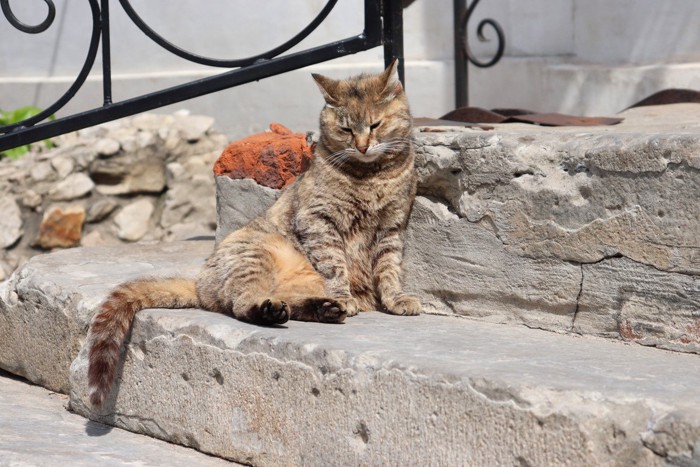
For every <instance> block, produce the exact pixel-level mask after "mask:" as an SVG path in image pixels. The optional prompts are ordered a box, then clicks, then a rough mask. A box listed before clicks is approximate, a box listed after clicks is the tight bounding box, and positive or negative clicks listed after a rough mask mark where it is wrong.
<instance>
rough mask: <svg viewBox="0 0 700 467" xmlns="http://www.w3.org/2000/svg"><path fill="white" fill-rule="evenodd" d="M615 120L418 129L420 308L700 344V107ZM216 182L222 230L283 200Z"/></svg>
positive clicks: (415, 278)
mask: <svg viewBox="0 0 700 467" xmlns="http://www.w3.org/2000/svg"><path fill="white" fill-rule="evenodd" d="M619 116H620V117H622V118H624V121H623V122H622V123H620V124H618V125H614V126H591V127H582V126H573V127H557V128H551V127H538V126H535V125H526V124H517V123H513V124H510V123H509V124H498V125H491V127H492V128H491V129H486V130H484V129H478V128H477V129H474V128H461V129H460V128H455V127H434V128H426V127H423V128H419V129H418V131H417V132H416V134H415V139H416V170H417V173H418V177H419V181H418V193H419V195H420V196H419V197H418V198H417V200H416V203H415V205H414V209H413V214H412V217H411V220H410V222H409V226H408V236H407V244H406V255H405V266H404V270H405V275H406V285H407V287H408V288H409V289H410V290H412V291H413V292H415V293H418V294H419V295H420V296H421V298H422V300H423V303H424V305H425V307H426V310H430V311H434V312H436V313H442V314H456V315H462V316H468V317H472V318H478V319H481V320H484V321H488V322H498V323H521V324H525V325H527V326H530V327H536V328H542V329H547V330H550V331H557V332H568V331H571V330H573V331H575V332H578V333H581V334H585V335H595V336H600V337H609V338H613V339H622V340H628V341H634V342H638V343H640V344H644V345H650V346H657V347H664V348H667V349H672V350H680V351H684V352H690V353H700V203H699V202H698V200H699V199H700V104H674V105H662V106H650V107H640V108H634V109H630V110H628V111H625V112H623V113H621V114H620V115H619ZM216 183H217V209H218V222H217V226H218V228H217V238H222V237H223V236H224V235H225V234H226V233H228V232H230V231H231V230H232V229H235V228H238V227H240V226H241V225H243V224H245V223H247V222H248V220H249V219H250V217H251V216H254V215H256V214H257V213H259V212H262V211H264V210H265V209H266V207H267V206H269V205H270V204H271V203H272V202H273V201H274V199H275V196H276V193H275V191H274V190H271V189H269V188H265V187H260V186H258V185H257V184H255V183H254V182H252V181H251V180H232V179H230V178H228V177H225V176H219V177H217V178H216ZM243 206H244V207H245V208H242V207H243Z"/></svg>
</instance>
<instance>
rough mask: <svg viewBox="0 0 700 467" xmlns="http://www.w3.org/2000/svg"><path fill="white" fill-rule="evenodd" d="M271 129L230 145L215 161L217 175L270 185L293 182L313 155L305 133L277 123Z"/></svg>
mask: <svg viewBox="0 0 700 467" xmlns="http://www.w3.org/2000/svg"><path fill="white" fill-rule="evenodd" d="M270 130H271V131H270V132H266V133H257V134H254V135H251V136H248V137H247V138H243V139H242V140H239V141H234V142H233V143H231V144H229V145H228V146H227V147H226V149H225V150H224V152H223V153H222V154H221V157H219V159H218V160H217V161H216V164H214V175H215V176H220V175H228V176H229V177H231V178H235V179H239V178H251V179H253V180H255V181H256V182H258V183H259V184H261V185H264V186H267V187H270V188H284V187H286V186H288V185H289V184H290V183H292V182H293V181H294V179H295V178H296V177H297V175H299V174H300V173H302V172H303V171H304V170H306V168H308V165H309V163H310V162H311V159H312V157H313V155H312V153H311V149H310V147H309V145H308V143H307V141H306V135H304V134H302V133H292V131H291V130H289V129H288V128H286V127H284V126H282V125H280V124H278V123H273V124H272V125H270Z"/></svg>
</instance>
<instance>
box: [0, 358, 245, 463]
mask: <svg viewBox="0 0 700 467" xmlns="http://www.w3.org/2000/svg"><path fill="white" fill-rule="evenodd" d="M67 402H68V397H66V396H65V395H63V394H57V393H55V392H51V391H49V390H47V389H44V388H41V387H39V386H33V385H31V384H28V383H27V382H26V381H22V380H19V379H17V378H14V377H12V376H11V375H8V374H7V373H4V372H2V371H0V465H3V466H13V467H23V466H27V467H30V466H36V465H47V466H59V465H66V466H68V465H70V466H71V467H94V466H97V465H99V466H101V467H118V466H127V465H168V466H172V467H191V466H193V465H196V466H201V467H209V466H211V467H215V466H219V467H223V466H232V464H231V463H229V462H226V461H224V460H222V459H218V458H216V457H212V456H207V455H205V454H202V453H200V452H197V451H194V450H192V449H187V448H183V447H181V446H174V445H172V444H168V443H165V442H163V441H160V440H156V439H153V438H150V437H147V436H139V435H136V434H134V433H129V432H127V431H124V430H121V429H119V428H116V429H115V428H113V427H111V426H107V425H102V424H100V423H96V422H93V421H88V420H85V419H84V418H83V417H81V416H79V415H76V414H72V413H69V412H68V411H67V410H66V407H65V406H66V405H67Z"/></svg>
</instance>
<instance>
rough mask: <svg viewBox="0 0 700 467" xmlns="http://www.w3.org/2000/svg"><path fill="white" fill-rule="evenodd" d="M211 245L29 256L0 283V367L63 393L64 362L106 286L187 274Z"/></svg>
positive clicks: (74, 349) (82, 334)
mask: <svg viewBox="0 0 700 467" xmlns="http://www.w3.org/2000/svg"><path fill="white" fill-rule="evenodd" d="M212 246H213V244H212V242H197V241H191V242H179V243H163V244H158V245H128V246H121V247H120V248H118V247H92V248H75V249H70V250H60V251H57V252H54V253H51V254H47V255H41V256H36V257H34V258H32V259H31V260H30V261H29V262H28V263H27V264H25V265H24V266H23V267H22V268H21V269H19V270H18V271H16V272H15V274H13V275H12V276H11V277H10V279H8V280H7V281H5V282H2V283H0V368H3V369H5V370H7V371H10V372H12V373H14V374H17V375H20V376H23V377H25V378H27V379H29V380H30V381H32V382H34V383H37V384H41V385H42V386H44V387H47V388H50V389H53V390H55V391H60V392H63V393H67V392H68V390H69V385H68V367H69V366H70V363H71V361H72V360H73V359H74V358H75V357H76V355H77V354H78V351H79V350H80V347H81V346H82V345H83V343H84V341H85V336H86V333H87V329H88V325H89V324H90V320H91V319H92V315H93V313H94V312H95V310H96V309H97V307H98V306H99V304H100V302H101V301H102V300H103V299H104V298H105V297H106V294H107V293H108V291H109V290H110V289H112V288H114V287H115V286H116V285H117V284H119V283H120V282H122V281H125V280H129V279H134V278H136V277H140V276H146V275H147V276H155V277H157V276H162V275H170V276H172V275H184V276H189V275H192V276H194V274H195V273H196V271H197V270H198V269H199V267H200V266H201V264H202V263H203V260H204V258H206V256H207V255H208V254H209V253H210V252H211V249H212ZM79 284H80V285H79Z"/></svg>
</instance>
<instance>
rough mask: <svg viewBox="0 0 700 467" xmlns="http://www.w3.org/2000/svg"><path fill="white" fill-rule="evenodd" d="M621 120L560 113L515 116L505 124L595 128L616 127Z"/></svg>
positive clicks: (618, 118)
mask: <svg viewBox="0 0 700 467" xmlns="http://www.w3.org/2000/svg"><path fill="white" fill-rule="evenodd" d="M622 120H624V119H623V118H620V117H578V116H576V115H566V114H560V113H545V114H528V115H515V116H512V117H509V118H508V119H506V120H505V122H506V123H507V122H521V123H534V124H535V125H542V126H597V125H617V124H618V123H620V122H621V121H622Z"/></svg>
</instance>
